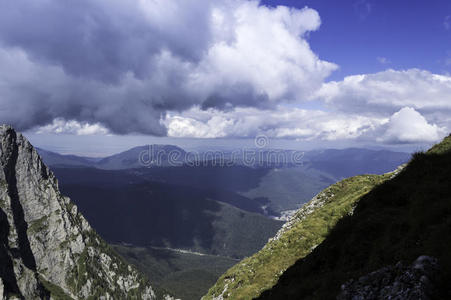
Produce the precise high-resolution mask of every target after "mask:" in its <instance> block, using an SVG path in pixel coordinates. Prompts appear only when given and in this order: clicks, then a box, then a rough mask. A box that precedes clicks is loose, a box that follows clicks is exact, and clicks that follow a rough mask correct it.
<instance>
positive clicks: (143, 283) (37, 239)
mask: <svg viewBox="0 0 451 300" xmlns="http://www.w3.org/2000/svg"><path fill="white" fill-rule="evenodd" d="M0 167H1V172H0V223H1V224H0V261H1V265H2V268H0V295H3V297H5V298H6V299H8V298H10V297H13V295H14V296H16V297H17V296H18V297H19V298H25V299H36V298H48V297H52V298H64V299H86V298H88V297H90V296H93V297H95V298H105V299H111V298H115V299H126V298H127V299H129V298H139V299H154V298H155V297H156V296H155V292H154V290H153V289H152V287H151V286H150V285H149V284H148V282H147V280H146V279H145V278H144V277H143V276H142V275H141V274H140V273H139V272H138V271H137V270H136V269H135V268H133V267H131V266H129V265H127V264H125V263H124V262H123V260H122V259H121V258H120V257H119V256H117V254H115V253H114V252H113V251H112V250H111V249H110V248H109V246H108V245H107V244H106V243H105V242H104V241H103V240H102V239H101V238H100V237H99V236H98V235H97V234H96V233H95V231H94V230H93V229H92V228H91V226H90V225H89V224H88V222H87V221H86V219H85V218H84V217H83V216H82V215H81V214H80V213H79V212H78V209H77V206H75V205H74V204H73V203H72V201H71V200H70V199H69V198H67V197H64V196H63V195H61V193H60V191H59V189H58V184H57V180H56V178H55V177H54V175H53V173H52V172H51V171H50V170H49V169H48V168H47V167H46V166H45V164H44V163H43V162H42V160H41V158H40V156H39V155H38V153H37V151H36V150H35V149H34V148H33V146H32V145H31V144H30V143H29V142H28V141H27V139H26V138H25V137H24V136H23V135H22V134H20V133H16V132H15V130H14V129H13V128H12V127H11V126H8V125H3V126H0ZM2 299H3V298H2Z"/></svg>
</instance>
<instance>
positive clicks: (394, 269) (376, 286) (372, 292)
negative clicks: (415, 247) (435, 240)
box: [337, 256, 439, 300]
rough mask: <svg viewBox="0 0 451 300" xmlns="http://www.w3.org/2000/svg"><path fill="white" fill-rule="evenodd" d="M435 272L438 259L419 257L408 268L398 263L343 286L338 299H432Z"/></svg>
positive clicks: (436, 271)
mask: <svg viewBox="0 0 451 300" xmlns="http://www.w3.org/2000/svg"><path fill="white" fill-rule="evenodd" d="M438 271H439V268H438V265H437V259H435V258H432V257H429V256H420V257H419V258H417V260H415V262H414V263H413V264H412V265H411V266H404V265H403V264H402V263H401V262H399V263H397V264H396V265H395V266H388V267H385V268H382V269H380V270H377V271H375V272H372V273H370V274H368V275H366V276H362V277H360V278H359V279H358V280H351V281H349V282H347V283H345V284H343V285H342V287H341V293H340V295H339V296H338V297H337V299H338V300H348V299H349V300H351V299H352V300H360V299H361V300H371V299H374V300H376V299H407V300H409V299H412V300H417V299H423V300H426V299H432V298H433V297H434V296H436V295H434V293H435V290H436V288H437V287H436V281H437V278H438Z"/></svg>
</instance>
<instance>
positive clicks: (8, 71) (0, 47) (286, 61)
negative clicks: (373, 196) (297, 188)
mask: <svg viewBox="0 0 451 300" xmlns="http://www.w3.org/2000/svg"><path fill="white" fill-rule="evenodd" d="M0 70H1V71H0V120H1V121H2V123H9V124H11V125H13V126H14V127H15V128H16V129H18V130H20V131H24V132H25V134H26V135H27V137H29V138H30V140H31V141H32V142H33V143H34V144H36V145H37V146H39V147H43V148H47V149H50V150H59V151H60V152H64V153H77V154H86V155H95V156H102V155H106V154H111V152H114V151H117V150H125V149H127V148H128V147H130V146H135V145H138V144H145V143H172V144H177V145H180V146H184V145H186V146H189V147H197V146H202V145H203V146H205V145H209V144H211V145H222V144H224V145H229V146H230V145H240V143H241V144H242V143H249V141H252V139H253V138H254V137H256V136H261V135H265V136H267V137H268V139H270V140H271V141H273V143H272V144H273V145H274V146H276V145H277V146H278V147H290V148H309V149H312V148H315V147H316V148H317V147H351V146H352V147H387V148H394V149H417V148H421V147H427V146H428V145H430V144H432V143H435V142H437V141H439V140H440V139H441V138H443V137H444V136H446V135H447V134H449V132H451V75H450V73H451V1H448V0H431V1H419V0H409V1H407V0H404V1H401V0H387V1H385V0H343V1H332V0H328V1H326V0H306V1H304V0H280V1H271V0H267V1H257V0H216V1H211V0H196V1H194V0H186V1H175V0H108V1H107V0H67V1H64V2H62V1H58V0H35V1H33V2H31V3H30V2H29V1H25V0H4V1H1V3H0ZM96 141H97V143H96ZM93 145H95V146H93ZM107 148H108V149H107Z"/></svg>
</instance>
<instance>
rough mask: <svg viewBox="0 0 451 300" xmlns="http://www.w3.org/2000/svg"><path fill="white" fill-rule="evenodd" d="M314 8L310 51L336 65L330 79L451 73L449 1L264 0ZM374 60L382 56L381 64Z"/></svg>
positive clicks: (268, 2) (450, 5) (273, 4)
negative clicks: (395, 72) (388, 72)
mask: <svg viewBox="0 0 451 300" xmlns="http://www.w3.org/2000/svg"><path fill="white" fill-rule="evenodd" d="M262 3H263V4H266V5H271V6H277V5H287V6H290V7H298V8H302V7H305V6H308V7H311V8H313V9H315V10H317V11H318V12H319V14H320V16H321V21H322V22H321V27H320V29H319V30H318V31H317V32H314V33H312V34H311V36H310V38H309V41H310V46H311V47H312V49H313V50H314V51H315V52H316V53H317V54H318V55H319V56H320V57H321V58H322V59H325V60H329V61H333V62H335V63H337V64H338V65H339V66H340V69H339V70H337V71H336V72H334V73H333V74H332V76H331V77H330V79H332V80H341V79H343V77H344V76H347V75H352V74H365V73H375V72H378V71H382V70H385V69H387V68H394V69H410V68H419V69H425V70H429V71H431V72H433V73H439V74H441V73H445V72H451V63H449V61H448V65H447V64H446V61H447V59H448V60H449V59H450V58H451V19H450V20H448V22H449V24H450V25H449V26H450V27H449V28H446V25H445V24H444V23H445V22H446V18H447V17H448V16H450V15H451V1H448V0H431V1H424V0H423V1H422V0H372V1H371V0H341V1H331V0H284V1H273V0H265V1H263V2H262ZM378 58H385V59H387V62H386V63H382V62H380V61H379V60H378Z"/></svg>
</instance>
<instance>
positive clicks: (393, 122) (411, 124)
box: [379, 107, 446, 143]
mask: <svg viewBox="0 0 451 300" xmlns="http://www.w3.org/2000/svg"><path fill="white" fill-rule="evenodd" d="M386 128H387V129H386V131H385V133H384V135H383V136H382V137H380V138H379V140H380V141H384V142H388V143H432V142H437V141H438V140H440V139H441V138H443V137H444V135H445V134H446V130H445V129H444V128H441V127H438V126H437V125H436V124H430V123H428V121H427V120H426V119H425V118H424V117H423V116H422V115H421V114H420V113H419V112H417V111H416V110H415V109H413V108H411V107H404V108H402V109H401V110H399V111H398V112H396V113H394V114H393V115H392V116H391V117H390V120H389V122H388V123H387V125H386Z"/></svg>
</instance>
